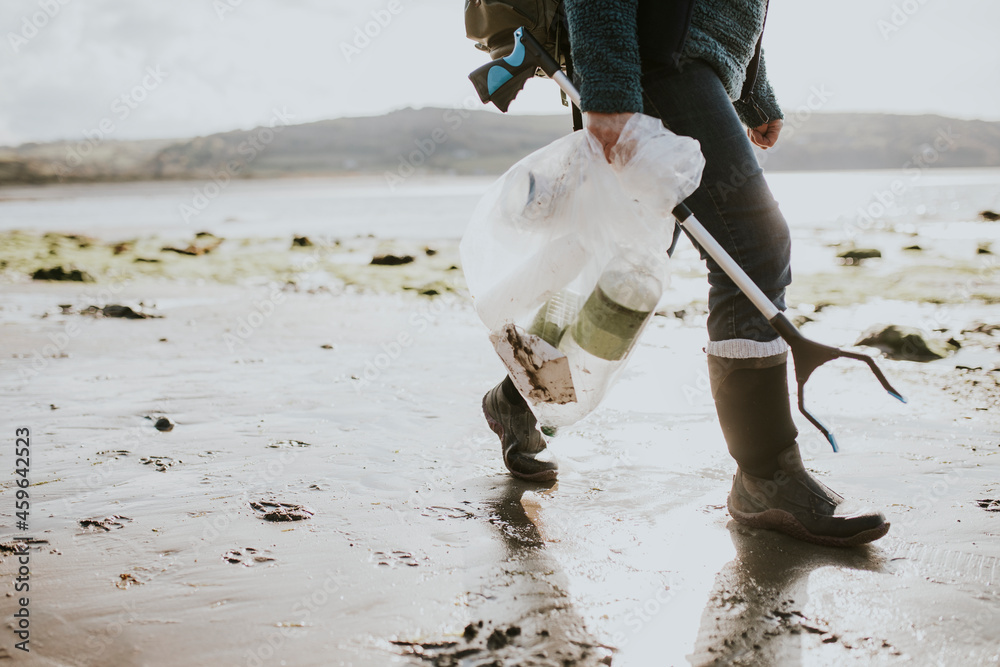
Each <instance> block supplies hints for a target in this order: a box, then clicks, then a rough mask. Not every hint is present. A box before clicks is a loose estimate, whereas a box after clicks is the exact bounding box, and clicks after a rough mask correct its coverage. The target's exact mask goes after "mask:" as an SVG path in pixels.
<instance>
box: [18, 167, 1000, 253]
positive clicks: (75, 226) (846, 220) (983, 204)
mask: <svg viewBox="0 0 1000 667" xmlns="http://www.w3.org/2000/svg"><path fill="white" fill-rule="evenodd" d="M767 178H768V182H769V184H770V186H771V189H772V191H773V192H774V195H775V197H776V198H777V200H778V202H779V203H780V205H781V207H782V211H783V212H784V215H785V218H786V219H787V220H788V222H789V225H790V226H791V227H792V228H793V229H794V230H796V231H797V232H798V231H805V230H812V229H824V230H827V231H831V230H839V231H840V232H841V233H842V234H843V235H844V236H845V237H846V236H847V235H848V234H852V233H854V234H856V233H862V232H865V231H868V230H869V229H872V228H874V229H878V228H880V227H884V226H886V225H889V226H895V225H898V224H902V223H903V222H905V223H906V224H909V225H920V226H921V229H924V228H925V223H963V224H965V223H970V222H973V221H974V220H975V219H976V215H977V214H978V212H979V211H981V210H983V209H992V210H1000V169H947V170H925V171H922V172H916V173H913V172H906V171H853V172H807V173H783V172H776V173H769V174H768V177H767ZM493 180H494V179H493V178H492V177H490V178H486V177H476V178H471V177H469V178H456V177H434V178H413V179H410V180H408V181H407V182H405V183H404V184H402V185H400V186H398V187H396V188H395V189H392V188H389V187H388V186H387V185H386V183H385V181H384V179H382V178H379V177H357V178H289V179H261V180H243V181H234V182H233V183H231V184H230V185H228V186H227V187H225V188H222V189H221V190H219V192H218V194H217V195H216V196H214V197H212V198H206V200H205V202H204V204H205V205H204V206H203V207H200V208H199V207H194V206H193V204H192V201H193V199H194V197H195V196H196V191H202V190H204V188H205V185H206V184H205V183H200V182H163V183H125V184H97V185H56V186H48V187H42V188H37V187H32V188H26V187H14V188H3V189H0V230H7V229H24V230H35V231H80V230H87V231H88V232H89V233H91V234H99V235H102V236H104V235H109V234H124V235H134V234H136V233H148V232H151V231H156V232H160V233H183V232H185V231H187V232H190V231H198V230H202V229H204V230H208V231H211V232H213V233H216V234H218V235H220V236H236V237H239V236H288V235H292V234H322V235H325V236H333V237H350V236H354V235H358V234H361V235H367V234H374V235H376V236H378V237H383V238H400V239H408V238H414V239H428V238H441V239H446V238H458V237H460V236H461V234H462V231H463V229H464V228H465V225H466V223H467V222H468V220H469V216H471V215H472V211H473V209H474V207H475V204H476V202H477V201H478V200H479V197H480V196H482V194H483V192H485V190H486V188H487V187H488V186H489V185H490V183H492V182H493ZM894 183H895V184H897V187H896V189H895V191H893V189H892V186H893V184H894ZM887 193H888V194H887ZM882 202H885V203H887V204H888V205H887V206H882V209H881V213H880V209H879V206H880V205H882ZM182 205H188V206H192V207H193V208H195V210H196V211H198V212H197V214H196V215H193V216H189V220H188V221H185V219H184V216H183V214H182V212H181V206H182ZM870 207H872V211H873V212H874V213H877V214H878V215H875V217H874V218H872V221H871V222H870V223H869V222H867V221H866V220H864V219H862V218H861V214H859V212H858V211H859V209H862V210H867V209H869V208H870ZM995 226H1000V225H995ZM926 228H927V229H928V230H930V229H944V230H945V231H944V232H943V233H945V234H946V235H948V236H951V235H953V234H954V233H956V231H958V229H959V228H956V227H954V226H951V227H944V228H941V227H940V226H938V225H933V226H928V227H926ZM962 229H965V228H962ZM969 229H971V230H977V229H979V227H978V226H974V227H972V228H969Z"/></svg>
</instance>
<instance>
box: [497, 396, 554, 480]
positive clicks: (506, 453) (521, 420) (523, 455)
mask: <svg viewBox="0 0 1000 667" xmlns="http://www.w3.org/2000/svg"><path fill="white" fill-rule="evenodd" d="M483 414H484V415H485V416H486V423H487V424H489V426H490V428H491V429H492V430H493V432H494V433H496V434H497V436H499V438H500V448H501V452H502V453H503V462H504V465H506V466H507V470H509V471H510V473H511V474H512V475H514V477H517V478H519V479H524V480H527V481H529V482H547V481H551V480H554V479H555V478H556V475H557V474H558V470H559V466H558V465H557V464H556V462H555V461H550V460H545V459H544V458H539V455H540V454H543V453H545V452H546V443H545V437H544V436H543V435H542V433H541V431H539V430H538V422H537V421H536V420H535V415H534V414H532V412H531V408H529V407H528V404H527V403H526V402H525V400H524V398H523V397H522V396H521V394H519V393H518V391H517V388H516V387H515V386H514V383H513V382H511V380H510V378H506V379H505V380H504V381H503V382H501V383H500V384H498V385H497V386H495V387H493V389H491V390H489V391H488V392H486V395H485V396H483Z"/></svg>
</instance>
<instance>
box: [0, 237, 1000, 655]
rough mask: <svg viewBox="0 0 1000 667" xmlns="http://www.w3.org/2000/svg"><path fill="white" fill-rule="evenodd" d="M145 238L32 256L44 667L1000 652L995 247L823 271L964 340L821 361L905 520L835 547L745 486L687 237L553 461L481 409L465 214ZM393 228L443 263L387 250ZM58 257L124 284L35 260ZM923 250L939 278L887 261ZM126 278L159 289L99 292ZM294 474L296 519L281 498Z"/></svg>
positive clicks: (814, 305) (24, 418)
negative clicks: (507, 457) (513, 456)
mask: <svg viewBox="0 0 1000 667" xmlns="http://www.w3.org/2000/svg"><path fill="white" fill-rule="evenodd" d="M29 237H30V235H29ZM202 238H203V239H204V238H205V237H202ZM122 240H123V239H100V240H94V241H93V242H91V247H92V248H94V252H95V253H96V252H98V251H99V252H100V253H101V254H100V256H99V257H98V256H97V255H94V256H90V255H87V254H84V255H72V256H70V255H69V254H67V253H68V252H69V250H68V248H70V247H71V246H72V245H73V243H74V242H73V241H66V240H65V239H63V238H57V239H54V238H49V239H48V240H42V239H40V238H35V237H31V238H27V239H24V240H23V243H24V244H25V245H24V248H29V249H30V250H25V249H24V248H22V249H21V250H19V251H18V252H16V253H8V254H6V255H5V258H4V261H5V264H4V271H5V273H4V274H3V276H4V285H3V292H4V295H5V298H4V300H3V301H4V302H3V309H2V310H0V326H2V329H0V331H2V336H0V373H2V377H3V382H2V386H0V391H2V395H3V399H4V406H5V408H6V409H7V413H8V415H9V419H8V428H9V433H8V436H7V437H8V439H9V440H10V441H11V443H12V441H13V438H14V434H13V431H14V428H16V427H18V426H27V427H29V428H31V433H32V440H31V442H32V445H31V447H32V458H31V481H32V486H31V487H29V488H30V491H31V498H32V506H31V515H30V516H31V518H30V524H31V529H30V531H29V532H30V534H31V535H32V536H33V537H35V538H36V539H38V540H42V541H41V542H39V543H37V544H35V545H34V546H33V547H32V551H31V592H30V612H31V635H30V647H31V653H30V654H23V653H22V652H20V651H17V650H14V648H13V644H14V639H13V638H12V634H11V631H12V628H11V620H10V619H11V613H13V610H14V608H15V598H14V597H13V596H12V594H13V581H12V576H11V573H12V572H14V570H15V568H16V563H15V558H14V557H13V556H11V555H10V554H6V553H5V554H2V559H3V562H2V563H0V571H2V572H3V577H2V580H3V588H4V594H5V596H6V597H2V598H0V600H3V603H2V604H3V608H4V613H3V616H4V618H5V621H4V640H3V652H2V653H0V655H3V656H4V657H5V658H9V659H11V660H12V661H13V662H14V663H16V664H38V665H159V664H178V665H179V664H185V665H246V666H248V667H252V666H256V665H281V664H285V665H392V664H401V665H406V664H414V665H420V664H424V665H438V666H443V665H492V664H497V665H501V664H502V665H564V664H579V665H601V664H614V665H661V664H664V665H683V664H696V665H708V664H746V665H759V664H782V665H798V664H802V665H826V664H836V665H840V664H865V665H867V664H904V663H905V664H911V663H912V664H945V665H978V664H995V663H997V662H1000V592H998V588H997V586H998V581H1000V544H998V541H997V537H998V533H1000V527H998V526H1000V524H998V522H1000V511H997V510H998V508H1000V503H998V502H996V501H995V499H998V498H1000V475H998V471H1000V465H998V462H1000V405H998V402H1000V386H998V381H1000V372H997V371H996V370H995V369H996V368H997V367H998V364H1000V351H998V349H997V347H998V344H1000V331H997V332H995V333H988V332H987V331H988V327H987V328H983V331H981V332H971V331H970V330H972V329H974V328H975V327H976V325H977V324H981V323H991V322H992V323H996V322H997V320H998V316H1000V306H998V305H996V303H997V302H996V301H993V300H992V299H991V297H990V294H991V293H992V292H991V290H994V289H995V287H996V283H995V282H994V281H995V276H996V273H995V271H996V268H995V264H989V263H986V264H983V263H981V262H980V263H976V262H979V260H978V259H977V260H976V261H975V262H973V261H972V260H970V261H969V262H968V263H967V264H966V265H963V266H959V267H954V268H953V269H949V268H948V266H950V265H949V264H948V262H945V261H944V260H941V259H940V258H941V255H934V256H933V257H931V258H930V259H927V258H926V257H925V258H922V259H912V258H911V257H910V256H909V255H902V254H899V255H898V257H896V256H893V257H888V258H887V261H886V262H884V263H882V264H879V263H878V262H870V263H867V264H865V265H863V266H860V267H837V266H835V265H834V264H833V263H832V262H828V261H827V262H826V263H825V264H823V265H822V266H820V265H819V264H817V265H816V266H815V267H813V269H814V270H813V271H811V272H810V271H801V272H800V275H799V276H797V278H801V280H800V281H799V282H800V285H801V286H800V287H798V288H797V289H799V290H800V291H799V292H798V293H794V292H793V294H792V297H793V298H791V299H790V301H791V302H792V303H795V304H796V305H797V306H798V307H797V308H796V309H795V310H794V311H792V312H791V315H793V316H795V317H799V318H808V320H811V321H808V322H807V323H806V324H804V329H803V330H804V332H805V333H807V335H813V336H815V337H816V338H818V339H820V340H822V341H824V342H830V343H836V344H850V343H853V342H854V340H856V339H857V337H858V334H859V333H860V332H861V331H862V330H864V329H866V328H867V327H868V326H870V325H871V324H874V323H878V322H883V323H889V322H893V323H899V324H909V325H914V326H916V325H925V326H924V328H925V329H926V330H927V331H928V332H929V333H934V334H935V335H940V336H942V337H946V338H947V337H956V336H957V337H958V338H961V339H962V341H961V342H962V343H963V347H962V348H961V349H960V350H959V352H958V353H956V354H955V355H953V356H950V357H948V358H946V359H943V360H940V361H937V362H933V363H927V364H920V363H914V362H907V361H892V360H885V361H882V362H881V364H882V366H883V368H884V369H885V370H886V372H887V373H888V374H889V375H890V376H891V377H892V379H893V380H894V381H895V382H896V383H897V385H898V386H899V387H900V389H901V390H902V391H903V393H904V394H906V395H907V397H908V398H909V400H910V402H909V404H907V405H901V404H899V403H896V402H895V401H893V400H892V399H890V398H889V397H887V396H886V395H885V394H884V393H883V392H882V391H881V389H880V388H879V387H878V385H877V383H876V382H875V381H874V379H873V378H871V377H870V375H869V374H868V371H867V370H865V369H864V368H863V367H860V366H857V365H852V364H840V363H838V364H832V365H830V366H829V367H825V368H824V369H823V371H822V372H821V373H820V374H818V375H817V377H816V378H815V379H814V380H813V381H812V382H811V383H810V385H809V402H810V404H811V405H812V406H813V408H814V409H815V410H816V412H817V413H819V414H820V415H821V416H822V417H823V418H825V419H826V420H827V421H828V423H829V424H830V425H831V426H832V427H833V428H834V429H835V430H836V431H837V434H838V437H839V440H840V442H841V446H842V452H841V453H839V454H833V453H832V452H831V451H829V447H828V446H827V445H826V444H825V441H824V440H823V439H822V438H821V436H820V435H819V434H818V433H817V432H815V430H814V429H812V427H810V426H809V425H808V423H806V422H805V420H804V419H801V418H798V419H797V421H798V423H799V428H800V431H801V433H802V445H803V450H804V453H805V455H806V459H807V466H808V467H809V468H810V469H811V470H813V471H814V472H815V473H816V474H817V475H819V476H820V477H821V478H822V479H823V480H824V481H825V482H827V483H829V484H830V485H831V486H832V487H833V488H835V489H836V490H838V491H839V492H841V493H843V494H845V495H849V496H852V497H855V498H859V499H861V500H863V501H865V502H868V503H871V504H873V505H875V506H877V507H880V508H883V509H884V511H885V512H886V514H887V516H888V517H889V520H890V521H891V522H892V524H893V525H892V530H891V531H890V533H889V535H888V536H887V537H886V538H884V539H883V540H880V541H879V542H876V543H875V544H873V545H870V546H867V547H865V548H858V549H850V550H834V549H828V548H819V547H813V546H807V545H802V544H799V543H796V542H795V541H793V540H791V539H789V538H785V537H783V536H780V535H775V534H772V533H769V532H766V531H755V530H749V529H746V528H744V527H741V526H739V525H737V524H735V522H733V521H732V520H731V519H730V518H729V516H728V514H727V512H726V509H725V499H726V494H727V492H728V488H729V484H730V480H731V476H732V473H733V472H734V464H733V463H732V461H731V460H730V459H729V457H728V454H727V453H726V450H725V446H724V443H723V441H722V437H721V433H720V431H719V428H718V426H717V424H716V422H715V417H714V409H713V406H712V402H711V398H710V395H709V392H708V379H707V374H706V373H705V360H704V353H703V352H702V347H703V345H704V296H703V295H702V292H703V291H704V288H703V287H702V286H701V285H703V282H702V281H703V280H704V278H703V276H702V274H701V273H699V271H700V269H698V268H697V260H696V258H695V257H694V255H693V251H691V250H690V249H689V248H687V249H685V250H684V251H682V253H681V255H680V256H679V260H678V262H677V266H676V269H675V281H674V292H673V293H672V295H671V296H670V297H668V299H667V301H666V302H665V303H664V304H663V306H662V308H663V314H662V315H661V316H659V317H657V318H655V319H654V320H653V323H652V325H651V326H650V327H649V329H648V330H647V332H646V335H645V336H644V338H643V341H642V343H641V344H640V346H639V347H638V349H637V350H636V354H635V356H634V358H633V361H632V364H631V366H630V368H629V370H628V371H626V373H625V375H624V376H623V379H622V380H621V382H620V384H619V385H618V386H617V387H616V388H615V390H614V392H613V393H612V394H611V395H610V396H609V398H608V400H607V402H606V404H605V405H604V406H603V407H602V408H601V409H600V410H599V411H598V412H596V413H595V414H594V415H592V416H591V417H590V418H588V419H587V420H585V421H584V422H581V423H580V424H578V425H576V426H574V427H572V428H568V429H564V430H562V431H561V432H560V434H559V435H558V436H557V437H556V438H555V439H554V440H553V441H552V444H551V448H552V450H553V452H554V454H555V455H556V457H557V458H558V459H559V461H560V465H561V472H560V478H559V482H558V484H556V485H553V486H549V487H546V486H538V485H530V484H522V483H518V482H515V481H513V480H512V479H511V478H510V477H509V476H508V475H507V474H506V473H505V471H504V469H503V465H502V463H501V461H500V457H499V447H498V446H497V442H496V439H495V436H493V434H492V433H491V432H490V431H489V429H488V428H487V426H486V424H485V421H484V420H483V418H482V415H481V412H480V400H481V396H482V394H483V392H484V391H485V390H486V389H488V388H489V387H490V386H492V384H493V383H494V382H495V381H496V380H497V379H499V377H501V375H502V370H501V369H502V367H501V365H500V362H499V361H498V360H497V359H496V357H495V354H494V353H493V351H492V348H491V347H490V345H489V342H488V340H487V338H486V335H485V331H484V330H483V327H482V326H481V324H480V323H479V321H478V319H477V318H476V316H475V313H474V311H473V310H472V307H471V304H470V302H469V300H468V297H467V296H465V295H464V292H463V288H462V284H461V280H460V279H459V278H454V277H452V276H454V275H456V274H459V273H460V271H457V270H449V267H450V266H452V265H454V264H455V263H456V262H457V258H456V256H455V255H454V253H455V248H454V243H451V244H448V243H444V242H441V243H436V244H433V243H432V244H427V243H420V244H416V243H414V242H411V243H409V244H407V243H403V242H399V243H395V244H384V242H381V241H374V240H371V239H353V240H342V241H341V244H340V245H339V246H337V245H335V244H334V243H333V242H332V241H329V242H320V241H319V240H316V239H314V241H315V242H316V244H315V245H314V246H307V247H296V248H294V249H293V248H292V246H291V239H290V238H285V239H279V240H274V241H267V242H265V241H263V240H258V241H253V242H249V243H248V244H246V245H243V246H240V247H236V246H237V244H236V243H231V242H230V241H228V240H227V241H225V242H223V243H222V244H221V245H219V247H218V248H217V249H215V250H212V251H210V252H209V253H208V254H202V255H191V256H188V255H183V254H179V253H176V252H173V251H166V252H165V251H162V249H161V248H162V247H164V246H168V245H174V246H179V244H182V243H192V242H194V241H195V240H196V239H195V238H178V239H153V238H152V237H146V238H144V239H137V240H133V244H132V249H130V250H128V251H124V252H121V253H119V255H117V256H116V255H114V252H113V245H114V244H117V243H120V242H121V241H122ZM53 243H54V244H55V246H54V247H53ZM892 243H893V244H894V245H893V247H894V248H895V247H896V246H899V247H902V245H904V244H905V239H903V238H901V237H899V236H898V235H897V236H896V237H894V238H893V240H892ZM268 244H270V245H268ZM64 245H66V246H67V250H65V251H64V250H62V249H61V248H62V246H64ZM227 245H228V246H230V247H229V248H227ZM76 246H77V249H78V250H79V243H77V244H76ZM345 246H350V247H353V248H355V249H354V250H343V248H344V247H345ZM5 247H9V246H7V245H6V244H5ZM187 247H188V246H187V245H184V246H183V248H187ZM425 247H431V249H432V250H437V251H438V252H436V253H433V254H427V252H426V249H425ZM882 247H886V244H883V245H882ZM41 248H44V249H45V252H48V250H49V249H55V251H56V252H55V253H54V254H51V255H45V253H43V252H41V250H40V249H41ZM136 248H138V250H137V249H136ZM337 248H340V249H337ZM82 250H87V248H83V249H82ZM72 252H74V253H75V252H77V251H76V250H73V251H72ZM797 252H798V249H797ZM833 252H834V249H831V248H828V247H827V246H826V245H825V243H821V242H818V241H817V242H815V243H813V244H812V245H809V244H803V246H802V251H801V255H802V257H803V258H804V261H806V262H811V261H813V258H815V257H819V256H822V257H825V258H829V257H830V256H831V253H833ZM944 252H945V250H941V253H944ZM129 253H132V255H129ZM386 253H393V254H396V255H397V256H405V255H410V256H411V257H413V258H414V261H412V262H409V263H406V264H402V265H399V266H384V265H383V266H370V265H369V264H368V262H369V261H370V259H371V258H372V257H373V256H375V255H378V254H386ZM355 254H356V257H357V258H355V259H347V257H348V256H350V255H355ZM136 256H144V257H145V256H148V257H150V258H158V259H161V261H160V262H135V261H134V259H135V257H136ZM116 257H117V259H116ZM934 257H937V258H938V259H934ZM310 258H311V259H310ZM98 260H99V261H98ZM119 260H121V261H119ZM888 260H891V263H890V261H888ZM938 260H940V261H938ZM906 262H910V264H906ZM53 263H55V264H60V265H62V264H66V265H67V266H69V265H71V264H72V265H74V266H76V267H78V268H80V269H82V270H84V271H87V272H88V273H89V274H91V275H92V276H93V278H94V280H95V282H93V283H73V282H43V281H31V280H30V279H28V278H27V276H28V275H29V274H30V272H32V271H34V270H36V269H37V268H40V267H41V266H42V264H46V265H47V264H53ZM931 265H934V266H937V267H939V268H940V270H941V271H942V272H944V273H945V274H946V275H945V276H944V278H941V279H940V280H937V281H935V280H930V278H929V276H931V275H932V271H931V270H930V268H929V267H930V266H931ZM921 267H922V268H921ZM935 270H937V269H935ZM902 273H905V274H907V275H911V276H922V277H923V278H922V279H923V280H924V283H925V284H927V285H931V287H926V286H925V287H924V288H922V289H921V295H927V294H930V296H931V298H926V299H925V298H920V299H917V298H909V297H906V296H905V294H904V293H903V292H904V291H905V290H907V289H911V288H912V284H911V283H910V282H909V281H907V280H897V281H895V282H894V283H893V281H891V280H888V279H886V280H880V277H881V278H885V276H894V275H900V274H902ZM968 275H972V276H973V278H971V279H967V278H963V276H968ZM825 276H826V277H825ZM865 277H867V278H868V279H867V280H866V279H865ZM830 280H836V285H837V286H838V287H837V289H836V290H832V289H827V290H824V289H823V286H824V285H830ZM889 283H893V284H897V285H898V286H899V287H898V289H897V290H896V292H894V291H893V289H894V288H892V287H891V285H890V284H889ZM873 285H878V286H879V288H880V289H878V290H877V293H875V292H876V290H875V289H874V288H873ZM933 285H938V287H937V288H934V287H933ZM845 286H847V287H845ZM934 289H937V291H936V292H935V291H933V290H934ZM956 290H958V292H956ZM963 290H964V291H963ZM863 292H867V293H863ZM956 293H958V294H963V295H965V296H964V297H963V298H956V297H954V296H949V295H954V294H956ZM823 299H826V300H825V301H824V300H823ZM859 302H860V303H859ZM108 304H121V305H127V306H129V307H131V308H133V309H134V311H135V312H137V313H146V314H151V315H156V316H157V317H150V318H146V319H125V318H117V317H95V316H94V314H93V313H89V314H88V312H87V310H86V309H87V307H88V306H92V305H96V306H104V305H108ZM61 306H68V307H66V308H62V307H61ZM800 321H802V322H806V319H800ZM929 323H933V326H931V325H930V324H929ZM934 328H937V329H941V331H938V332H933V331H932V330H933V329H934ZM962 331H967V332H969V333H966V334H962ZM36 351H37V352H38V354H37V355H36V354H35V353H36ZM161 417H167V418H169V419H170V420H171V421H172V422H173V424H174V425H173V428H172V429H170V430H167V431H161V430H157V428H156V426H155V424H156V421H157V420H158V419H159V418H161ZM797 417H798V415H797ZM9 450H10V448H9V447H5V448H4V453H3V455H2V456H0V460H2V461H3V463H4V465H6V466H7V469H8V470H11V469H12V468H13V466H14V460H13V457H12V456H11V455H10V454H9ZM4 476H5V479H6V480H7V481H5V482H4V483H3V489H4V491H3V494H2V496H0V498H2V499H3V506H2V507H0V517H2V518H0V521H2V527H0V530H2V539H0V542H3V543H9V542H10V539H11V538H12V537H14V536H15V535H17V534H19V531H17V530H16V529H15V527H14V521H15V517H14V508H13V494H12V491H13V489H14V488H15V485H14V481H13V480H14V479H15V477H14V476H13V475H10V474H9V473H6V472H5V473H4ZM268 503H270V504H268ZM281 503H284V504H286V505H288V506H302V508H304V509H302V510H301V511H299V510H297V509H296V508H294V507H286V508H285V509H286V510H290V511H288V512H286V516H285V518H288V517H287V514H292V515H294V516H296V517H301V520H294V521H293V520H289V521H272V520H268V518H272V519H273V518H281V517H280V516H278V517H275V516H274V515H273V514H272V512H273V511H274V510H275V509H276V508H279V507H282V505H281ZM255 506H256V507H255ZM296 512H298V514H296ZM279 514H280V513H279ZM91 520H92V521H93V523H91V522H90V521H91ZM81 522H84V523H81ZM85 524H86V525H85ZM8 610H10V611H8Z"/></svg>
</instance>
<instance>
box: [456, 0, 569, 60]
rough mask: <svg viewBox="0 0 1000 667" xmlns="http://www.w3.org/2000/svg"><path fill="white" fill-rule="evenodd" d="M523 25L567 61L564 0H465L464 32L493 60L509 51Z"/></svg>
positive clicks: (555, 56) (558, 57)
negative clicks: (516, 32)
mask: <svg viewBox="0 0 1000 667" xmlns="http://www.w3.org/2000/svg"><path fill="white" fill-rule="evenodd" d="M521 26H524V27H525V28H526V29H527V30H528V32H530V33H531V34H532V36H533V37H534V38H535V39H537V40H538V42H539V43H540V44H541V45H542V46H544V47H545V50H546V51H548V52H549V54H550V55H552V57H553V58H555V59H556V62H558V63H559V64H560V65H563V66H565V65H566V62H567V60H568V57H569V29H568V28H567V25H566V11H565V9H564V8H563V3H562V0H465V34H466V36H467V37H468V38H469V39H471V40H473V41H474V42H475V43H476V48H477V49H479V50H480V51H485V52H486V53H488V54H490V58H492V59H494V60H496V59H497V58H502V57H504V56H506V55H509V54H510V52H511V51H512V50H513V48H514V31H515V30H517V29H518V28H520V27H521Z"/></svg>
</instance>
